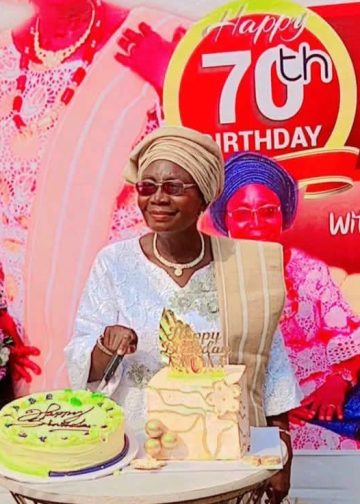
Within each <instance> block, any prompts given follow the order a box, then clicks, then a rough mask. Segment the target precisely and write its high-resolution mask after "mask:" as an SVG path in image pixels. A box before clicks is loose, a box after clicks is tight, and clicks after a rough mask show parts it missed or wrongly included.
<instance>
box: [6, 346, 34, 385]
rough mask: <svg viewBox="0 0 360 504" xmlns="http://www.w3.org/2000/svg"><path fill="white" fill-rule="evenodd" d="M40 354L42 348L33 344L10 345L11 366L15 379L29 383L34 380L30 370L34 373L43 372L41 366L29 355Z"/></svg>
mask: <svg viewBox="0 0 360 504" xmlns="http://www.w3.org/2000/svg"><path fill="white" fill-rule="evenodd" d="M38 355H40V350H39V349H38V348H36V347H33V346H27V345H20V344H18V345H16V346H12V347H10V366H11V371H12V375H13V378H14V380H15V381H19V380H22V379H23V380H25V381H26V382H27V383H30V382H31V381H32V376H31V374H30V373H29V370H30V371H32V372H33V373H34V374H36V375H39V374H41V368H40V367H39V366H38V365H37V364H35V362H33V361H32V360H30V359H29V356H38Z"/></svg>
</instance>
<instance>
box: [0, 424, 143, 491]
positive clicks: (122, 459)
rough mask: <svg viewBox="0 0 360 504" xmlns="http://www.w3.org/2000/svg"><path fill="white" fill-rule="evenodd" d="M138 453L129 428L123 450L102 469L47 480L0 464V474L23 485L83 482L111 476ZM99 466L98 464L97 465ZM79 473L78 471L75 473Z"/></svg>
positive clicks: (136, 440)
mask: <svg viewBox="0 0 360 504" xmlns="http://www.w3.org/2000/svg"><path fill="white" fill-rule="evenodd" d="M138 451H139V442H138V439H137V435H136V434H135V432H134V431H133V430H132V429H131V428H130V427H126V428H125V449H124V450H123V451H122V453H121V454H119V456H118V457H116V461H114V463H112V464H107V463H106V462H105V463H104V464H101V465H102V466H106V467H103V468H102V469H96V470H94V469H93V468H88V471H86V472H84V473H82V474H73V475H61V474H60V473H57V474H58V475H53V476H51V477H50V476H49V477H47V478H44V477H37V476H32V475H30V474H22V473H18V472H16V471H12V470H10V469H7V468H6V467H4V466H2V465H1V464H0V474H1V475H2V476H5V477H6V478H10V479H13V480H17V481H20V482H23V483H56V482H60V481H61V482H63V481H64V482H66V481H84V480H89V479H96V478H101V477H103V476H108V475H110V474H113V473H114V472H116V471H119V470H122V469H123V468H124V467H126V466H127V465H129V464H130V462H131V461H132V460H133V459H134V458H135V457H136V455H137V453H138ZM99 465H100V464H99ZM75 472H80V471H75Z"/></svg>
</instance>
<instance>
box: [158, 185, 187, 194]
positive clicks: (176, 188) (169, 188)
mask: <svg viewBox="0 0 360 504" xmlns="http://www.w3.org/2000/svg"><path fill="white" fill-rule="evenodd" d="M162 187H163V191H164V192H165V193H166V194H170V195H171V196H179V195H180V194H183V192H184V185H183V184H182V183H181V182H164V183H163V186H162Z"/></svg>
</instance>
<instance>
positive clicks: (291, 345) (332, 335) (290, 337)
mask: <svg viewBox="0 0 360 504" xmlns="http://www.w3.org/2000/svg"><path fill="white" fill-rule="evenodd" d="M297 202H298V189H297V185H296V182H295V180H294V179H293V178H292V177H291V176H290V175H289V174H288V173H287V172H286V171H285V170H284V169H282V167H281V166H280V165H279V164H278V163H277V162H276V161H274V160H272V159H270V158H267V157H265V156H263V155H260V154H257V153H242V154H236V155H234V156H232V157H231V158H229V159H228V160H227V162H226V164H225V187H224V191H223V193H222V195H221V196H220V198H218V200H217V201H216V202H214V204H213V205H212V206H211V207H210V215H211V217H212V221H213V225H214V226H215V228H216V229H217V230H218V231H219V232H220V233H221V234H223V235H226V236H230V237H232V238H234V239H250V240H266V241H273V242H278V241H280V239H281V233H282V231H283V230H286V229H288V228H289V227H291V225H292V223H293V221H294V218H295V215H296V210H297ZM284 263H285V264H284V266H285V281H286V287H287V297H286V302H285V308H284V312H283V315H282V317H281V320H280V325H279V328H280V330H281V332H282V334H283V336H284V340H285V344H286V347H287V350H288V353H289V356H290V360H291V362H292V365H293V368H294V370H295V373H296V376H297V378H298V381H299V383H300V385H301V388H302V391H303V393H304V395H305V399H304V400H303V403H302V405H301V407H300V408H297V409H295V410H294V411H292V412H291V415H290V418H291V419H292V423H291V427H292V435H293V445H294V447H295V448H298V449H301V448H308V449H309V448H314V449H317V448H321V447H322V446H329V445H330V444H331V445H332V446H333V447H335V448H341V447H342V446H343V447H347V448H356V446H357V442H356V441H350V440H349V439H348V437H347V436H349V435H350V436H351V437H355V438H357V439H358V436H359V434H358V429H359V427H358V425H359V422H358V409H359V408H358V407H355V406H354V402H356V400H355V398H352V399H351V403H350V404H349V405H348V406H347V407H345V419H348V418H349V416H351V418H352V419H354V418H355V417H356V422H355V421H353V420H351V419H350V420H351V421H350V423H344V422H343V421H342V420H343V417H344V405H345V404H346V402H345V401H346V397H347V393H348V392H349V389H350V388H351V385H354V384H355V383H356V382H357V380H358V372H359V370H360V358H359V353H360V320H359V318H358V317H356V316H354V314H353V313H352V312H351V310H350V308H349V306H348V305H347V304H346V302H345V301H344V299H343V298H342V296H341V292H340V290H339V288H338V287H337V286H336V285H335V283H334V282H333V280H332V278H331V276H330V272H329V268H328V267H327V265H326V264H324V263H323V262H321V261H319V260H318V259H315V258H313V257H310V256H308V255H307V254H306V253H305V252H303V251H301V250H297V249H285V250H284ZM354 411H355V413H354ZM331 420H334V421H333V422H331ZM304 421H314V422H316V423H317V424H319V425H321V426H322V427H319V426H318V425H313V424H310V423H306V424H304ZM323 427H328V428H329V429H332V430H334V431H335V432H337V433H338V434H344V435H343V436H341V435H338V434H335V433H334V432H331V431H330V430H326V429H324V428H323Z"/></svg>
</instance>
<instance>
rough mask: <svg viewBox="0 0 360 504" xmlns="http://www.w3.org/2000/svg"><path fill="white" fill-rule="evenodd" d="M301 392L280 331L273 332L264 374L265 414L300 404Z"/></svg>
mask: <svg viewBox="0 0 360 504" xmlns="http://www.w3.org/2000/svg"><path fill="white" fill-rule="evenodd" d="M302 398H303V394H302V392H301V390H300V387H299V384H298V382H297V381H296V378H295V374H294V371H293V369H292V366H291V363H290V360H289V357H288V354H287V351H286V348H285V344H284V340H283V336H282V333H281V332H280V330H279V329H277V331H276V332H275V334H274V338H273V343H272V347H271V352H270V356H269V362H268V367H267V370H266V375H265V386H264V408H265V415H266V416H274V415H280V414H281V413H285V412H286V411H290V410H291V409H293V408H296V407H297V406H299V405H300V402H301V400H302Z"/></svg>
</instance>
